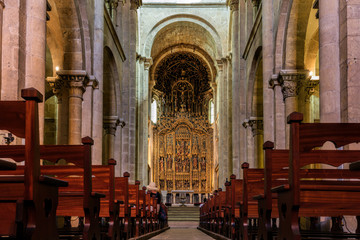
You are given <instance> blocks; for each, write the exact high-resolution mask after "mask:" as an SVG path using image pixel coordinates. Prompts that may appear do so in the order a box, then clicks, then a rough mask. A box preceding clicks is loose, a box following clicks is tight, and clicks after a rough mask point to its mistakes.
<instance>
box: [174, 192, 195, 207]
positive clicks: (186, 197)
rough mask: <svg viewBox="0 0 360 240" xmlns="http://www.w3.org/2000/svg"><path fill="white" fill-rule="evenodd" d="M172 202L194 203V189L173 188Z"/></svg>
mask: <svg viewBox="0 0 360 240" xmlns="http://www.w3.org/2000/svg"><path fill="white" fill-rule="evenodd" d="M171 195H172V199H173V201H172V204H181V205H185V204H193V195H194V190H172V191H171Z"/></svg>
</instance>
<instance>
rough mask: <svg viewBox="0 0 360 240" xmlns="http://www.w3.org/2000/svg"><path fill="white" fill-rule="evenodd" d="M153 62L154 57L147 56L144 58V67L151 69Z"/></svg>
mask: <svg viewBox="0 0 360 240" xmlns="http://www.w3.org/2000/svg"><path fill="white" fill-rule="evenodd" d="M152 64H153V60H152V58H145V59H144V69H145V70H146V71H149V69H150V67H151V65H152Z"/></svg>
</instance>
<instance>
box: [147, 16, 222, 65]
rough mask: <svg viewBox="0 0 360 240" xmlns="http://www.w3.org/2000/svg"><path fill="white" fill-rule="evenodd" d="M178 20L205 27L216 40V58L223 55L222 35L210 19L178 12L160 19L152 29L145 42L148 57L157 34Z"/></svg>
mask: <svg viewBox="0 0 360 240" xmlns="http://www.w3.org/2000/svg"><path fill="white" fill-rule="evenodd" d="M176 22H190V23H193V24H196V25H198V26H199V27H201V28H203V29H205V30H206V31H207V32H208V33H209V34H210V35H211V36H212V38H213V40H214V42H215V46H216V49H214V51H215V53H216V55H215V56H214V57H215V58H216V59H218V58H221V57H222V51H223V49H222V46H221V40H220V36H219V34H218V32H217V31H216V29H215V28H214V27H213V26H212V25H211V24H210V23H209V22H208V21H206V20H204V19H202V18H200V17H198V16H194V15H190V14H177V15H173V16H169V17H167V18H165V19H163V20H161V21H159V22H158V23H157V24H156V25H155V26H154V27H153V28H152V29H151V31H150V32H149V34H148V36H147V38H146V41H145V44H144V49H143V53H144V55H145V56H148V57H150V56H151V51H152V47H153V45H154V41H155V38H156V36H157V34H158V33H159V32H160V31H161V30H162V29H164V28H166V27H167V26H169V25H170V24H173V23H176Z"/></svg>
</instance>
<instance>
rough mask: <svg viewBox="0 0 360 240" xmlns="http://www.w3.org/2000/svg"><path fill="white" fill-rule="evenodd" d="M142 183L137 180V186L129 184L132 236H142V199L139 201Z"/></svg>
mask: <svg viewBox="0 0 360 240" xmlns="http://www.w3.org/2000/svg"><path fill="white" fill-rule="evenodd" d="M139 186H140V181H138V180H136V181H135V184H129V208H130V221H131V226H132V227H131V236H132V237H139V236H140V202H139V201H140V199H139Z"/></svg>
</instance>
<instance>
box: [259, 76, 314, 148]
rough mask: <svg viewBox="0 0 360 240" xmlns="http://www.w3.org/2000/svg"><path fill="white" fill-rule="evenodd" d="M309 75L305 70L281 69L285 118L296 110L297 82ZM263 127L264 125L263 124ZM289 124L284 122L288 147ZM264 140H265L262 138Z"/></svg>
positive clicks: (280, 79)
mask: <svg viewBox="0 0 360 240" xmlns="http://www.w3.org/2000/svg"><path fill="white" fill-rule="evenodd" d="M308 77H309V71H307V70H281V71H280V77H279V83H280V85H281V91H282V93H283V99H284V102H285V119H286V118H287V116H289V115H290V113H292V112H295V111H298V100H297V96H298V93H299V82H300V81H303V80H306V79H307V78H308ZM264 128H265V126H264ZM289 134H290V133H289V126H288V124H286V148H288V147H289ZM264 141H266V140H265V139H264Z"/></svg>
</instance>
